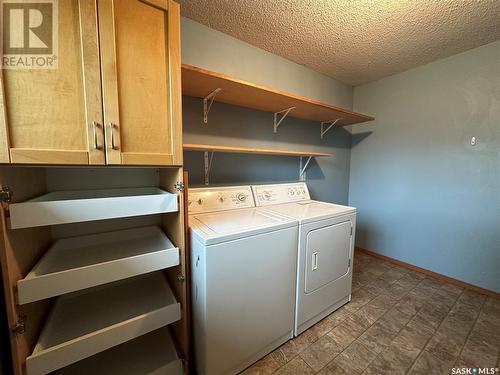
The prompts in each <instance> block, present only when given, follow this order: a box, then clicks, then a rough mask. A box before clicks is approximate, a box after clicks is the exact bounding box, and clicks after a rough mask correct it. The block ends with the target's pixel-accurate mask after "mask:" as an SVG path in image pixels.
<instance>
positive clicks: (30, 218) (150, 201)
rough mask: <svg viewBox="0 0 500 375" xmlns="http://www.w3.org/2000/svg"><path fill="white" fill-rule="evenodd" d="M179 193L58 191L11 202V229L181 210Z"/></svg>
mask: <svg viewBox="0 0 500 375" xmlns="http://www.w3.org/2000/svg"><path fill="white" fill-rule="evenodd" d="M177 201H178V199H177V194H172V193H168V192H166V191H163V190H161V189H158V188H149V187H147V188H129V189H104V190H72V191H56V192H52V193H48V194H45V195H42V196H40V197H37V198H34V199H31V200H29V201H26V202H22V203H12V204H10V205H9V212H10V227H11V228H12V229H18V228H29V227H38V226H44V225H56V224H67V223H78V222H83V221H93V220H104V219H114V218H122V217H131V216H141V215H152V214H160V213H165V212H174V211H177V210H178V202H177Z"/></svg>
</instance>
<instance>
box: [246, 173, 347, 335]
mask: <svg viewBox="0 0 500 375" xmlns="http://www.w3.org/2000/svg"><path fill="white" fill-rule="evenodd" d="M252 191H253V193H254V198H255V202H256V205H257V206H258V207H261V209H262V210H264V211H265V212H269V213H275V214H279V215H283V216H284V217H289V218H292V219H296V220H298V221H299V240H298V247H297V252H298V257H297V277H296V307H295V322H294V334H295V335H299V334H300V333H302V332H303V331H305V330H306V329H307V328H309V327H311V326H312V325H314V324H315V323H317V322H319V321H320V320H321V319H323V318H324V317H326V316H327V315H329V314H331V313H332V312H333V311H335V310H336V309H338V308H339V307H341V306H342V305H344V304H346V303H347V302H349V301H350V299H351V289H352V259H353V250H354V233H355V229H356V209H355V208H354V207H348V206H342V205H337V204H332V203H326V202H320V201H316V200H311V198H310V195H309V189H308V188H307V185H306V183H305V182H297V183H286V184H275V185H258V186H252Z"/></svg>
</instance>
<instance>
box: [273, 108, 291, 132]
mask: <svg viewBox="0 0 500 375" xmlns="http://www.w3.org/2000/svg"><path fill="white" fill-rule="evenodd" d="M292 109H295V107H290V108H287V109H284V110H282V111H279V112H275V113H274V132H275V133H277V132H278V127H279V126H280V125H281V123H282V122H283V120H284V119H285V117H286V116H287V115H288V114H289V113H290V111H291V110H292ZM280 115H281V117H280Z"/></svg>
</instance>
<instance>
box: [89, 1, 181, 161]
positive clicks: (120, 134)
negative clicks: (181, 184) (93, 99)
mask: <svg viewBox="0 0 500 375" xmlns="http://www.w3.org/2000/svg"><path fill="white" fill-rule="evenodd" d="M98 7H99V34H100V42H101V69H102V80H103V100H104V120H105V125H106V132H105V135H106V156H107V163H108V164H127V165H137V164H139V165H181V164H182V141H181V135H182V134H181V131H182V130H181V88H180V74H181V72H180V59H179V56H180V55H179V45H180V38H179V27H180V25H179V17H180V16H179V5H178V4H177V3H175V2H173V1H171V0H142V1H140V0H98Z"/></svg>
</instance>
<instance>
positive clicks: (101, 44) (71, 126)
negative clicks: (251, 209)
mask: <svg viewBox="0 0 500 375" xmlns="http://www.w3.org/2000/svg"><path fill="white" fill-rule="evenodd" d="M58 4H59V5H58V6H59V8H58V11H59V17H58V18H59V24H58V27H59V33H58V35H59V51H58V67H57V69H53V70H8V69H6V70H3V72H2V77H1V82H0V86H1V87H0V89H1V91H0V96H2V98H1V99H2V100H0V122H3V124H0V162H2V163H9V162H10V163H14V164H70V165H86V164H92V165H99V164H114V165H116V164H123V165H158V166H163V165H182V141H181V135H182V134H181V132H182V126H181V121H182V120H181V110H182V109H181V84H180V75H181V68H180V52H179V49H180V35H179V34H180V31H179V29H180V15H179V14H180V13H179V5H178V4H177V3H175V2H174V1H172V0H142V1H141V0H97V1H88V0H65V1H59V3H58Z"/></svg>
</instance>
